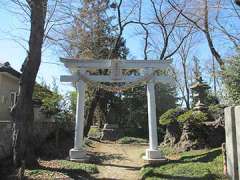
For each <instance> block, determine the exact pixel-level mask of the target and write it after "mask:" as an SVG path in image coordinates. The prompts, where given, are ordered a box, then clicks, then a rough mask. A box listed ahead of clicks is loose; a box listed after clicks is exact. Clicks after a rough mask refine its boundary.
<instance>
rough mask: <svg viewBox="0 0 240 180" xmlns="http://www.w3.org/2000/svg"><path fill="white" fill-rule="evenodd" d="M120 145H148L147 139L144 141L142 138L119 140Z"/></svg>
mask: <svg viewBox="0 0 240 180" xmlns="http://www.w3.org/2000/svg"><path fill="white" fill-rule="evenodd" d="M118 143H119V144H143V143H147V140H146V139H142V138H135V137H127V136H126V137H123V138H121V139H119V140H118Z"/></svg>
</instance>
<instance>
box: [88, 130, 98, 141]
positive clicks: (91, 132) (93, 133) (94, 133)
mask: <svg viewBox="0 0 240 180" xmlns="http://www.w3.org/2000/svg"><path fill="white" fill-rule="evenodd" d="M88 137H93V138H97V139H98V138H100V137H101V129H100V128H97V127H91V128H90V130H89V132H88Z"/></svg>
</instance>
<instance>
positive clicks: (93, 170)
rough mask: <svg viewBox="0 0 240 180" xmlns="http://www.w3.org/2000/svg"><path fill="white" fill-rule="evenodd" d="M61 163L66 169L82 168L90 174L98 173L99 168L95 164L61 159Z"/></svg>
mask: <svg viewBox="0 0 240 180" xmlns="http://www.w3.org/2000/svg"><path fill="white" fill-rule="evenodd" d="M59 163H60V164H61V167H63V168H65V169H80V170H83V171H86V172H87V173H89V174H95V173H98V169H97V166H96V165H95V164H87V163H78V162H72V161H67V160H60V161H59Z"/></svg>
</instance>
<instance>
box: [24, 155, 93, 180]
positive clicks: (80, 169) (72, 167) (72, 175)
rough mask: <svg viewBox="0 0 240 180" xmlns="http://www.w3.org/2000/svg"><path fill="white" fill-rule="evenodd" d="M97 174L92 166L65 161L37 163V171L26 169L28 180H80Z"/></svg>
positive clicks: (41, 161) (42, 161)
mask: <svg viewBox="0 0 240 180" xmlns="http://www.w3.org/2000/svg"><path fill="white" fill-rule="evenodd" d="M96 173H98V169H97V166H96V165H94V164H87V163H77V162H72V161H67V160H51V161H44V160H40V161H39V167H38V169H26V171H25V176H26V177H28V178H29V179H81V178H90V177H91V174H96Z"/></svg>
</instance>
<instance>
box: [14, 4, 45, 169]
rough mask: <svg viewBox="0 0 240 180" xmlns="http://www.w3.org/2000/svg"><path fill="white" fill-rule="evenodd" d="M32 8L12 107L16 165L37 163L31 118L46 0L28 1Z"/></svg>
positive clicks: (32, 115)
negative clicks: (27, 39) (17, 94)
mask: <svg viewBox="0 0 240 180" xmlns="http://www.w3.org/2000/svg"><path fill="white" fill-rule="evenodd" d="M27 2H28V3H29V7H30V10H31V29H30V39H29V52H28V57H27V59H26V60H25V62H24V65H23V68H22V75H21V78H20V87H19V97H18V101H17V104H16V105H15V107H14V108H13V109H12V117H13V163H14V165H15V166H16V167H19V166H21V164H22V163H23V162H24V163H25V165H26V166H34V165H37V159H36V157H35V153H34V144H35V142H34V139H33V134H32V132H33V130H32V124H33V120H34V113H33V104H32V94H33V89H34V85H35V80H36V76H37V72H38V69H39V66H40V63H41V55H42V53H41V50H42V44H43V38H44V25H45V18H46V9H47V0H41V1H39V0H31V1H27Z"/></svg>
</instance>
